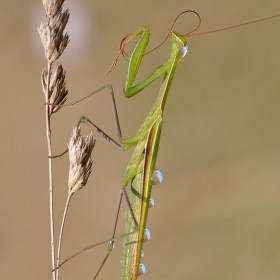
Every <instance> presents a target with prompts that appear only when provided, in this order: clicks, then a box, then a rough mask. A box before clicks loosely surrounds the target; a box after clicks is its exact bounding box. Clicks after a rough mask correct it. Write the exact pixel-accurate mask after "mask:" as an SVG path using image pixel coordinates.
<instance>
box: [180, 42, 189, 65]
mask: <svg viewBox="0 0 280 280" xmlns="http://www.w3.org/2000/svg"><path fill="white" fill-rule="evenodd" d="M187 52H188V45H185V46H184V47H183V48H181V53H180V59H179V61H180V60H181V59H182V58H183V57H184V56H185V55H186V53H187Z"/></svg>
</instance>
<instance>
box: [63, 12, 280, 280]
mask: <svg viewBox="0 0 280 280" xmlns="http://www.w3.org/2000/svg"><path fill="white" fill-rule="evenodd" d="M184 13H194V14H196V15H197V16H198V19H199V24H198V26H197V27H196V28H195V29H194V30H192V31H191V32H189V33H187V34H185V35H181V34H179V33H177V32H175V31H173V26H174V24H175V22H176V20H177V19H178V18H179V17H180V16H181V15H182V14H184ZM278 16H280V15H276V16H273V17H269V18H265V19H261V20H257V21H253V22H249V23H243V24H239V25H236V26H231V27H226V28H222V29H218V30H213V31H208V32H204V33H199V34H194V32H195V31H196V30H197V29H198V28H199V26H200V23H201V18H200V16H199V14H198V13H196V12H195V11H191V10H188V11H183V12H182V13H180V14H179V15H178V16H177V17H176V19H175V21H174V23H173V25H172V26H171V29H170V32H169V34H168V37H169V38H170V40H171V53H170V56H169V58H168V59H167V60H166V61H165V62H164V63H163V64H162V65H160V66H159V67H157V68H156V69H155V70H154V71H153V72H152V73H151V74H150V75H148V76H147V77H146V78H145V79H144V80H143V81H141V82H139V83H138V84H136V85H134V82H135V79H136V76H137V73H138V70H139V67H140V64H141V61H142V58H143V56H144V55H145V51H146V47H147V44H148V41H149V36H150V31H149V29H148V28H147V27H141V28H140V29H138V30H136V31H134V32H133V33H131V34H129V35H127V36H126V37H124V38H123V40H122V41H121V44H120V48H119V52H118V54H117V57H116V59H115V60H114V62H113V64H112V67H111V69H110V71H109V73H111V72H112V71H113V69H114V68H115V66H116V64H117V61H118V58H119V57H120V55H124V54H125V52H124V48H125V46H126V44H127V43H128V42H129V41H130V40H131V39H132V38H134V37H136V36H140V39H139V41H138V42H137V44H136V46H135V48H134V49H133V51H132V53H131V55H130V57H129V59H128V71H127V77H126V80H125V85H124V94H125V97H127V98H131V97H133V96H134V95H136V94H138V93H139V92H141V91H142V90H144V89H145V88H146V87H148V86H149V85H150V84H151V83H153V82H154V81H155V80H156V79H158V78H160V77H161V76H163V82H162V84H161V87H160V90H159V93H158V96H157V98H156V101H155V103H154V105H153V107H152V109H151V111H150V112H149V114H148V116H147V117H146V119H145V120H144V122H143V124H142V125H141V126H140V128H139V130H138V131H137V133H136V134H135V135H134V136H132V137H129V138H123V137H122V133H121V128H120V122H119V119H118V113H117V107H116V102H115V98H114V91H113V87H112V86H111V85H109V84H108V85H105V86H103V87H101V88H99V89H97V90H95V91H93V92H91V93H90V94H88V95H86V96H85V97H83V98H81V99H79V100H77V101H75V102H72V103H70V104H68V106H69V105H74V104H76V103H78V102H80V101H82V100H84V99H86V98H87V97H89V96H92V95H94V94H95V93H97V92H99V91H101V90H103V89H106V88H107V89H109V91H110V93H111V99H112V104H113V112H114V119H115V125H116V131H117V136H118V138H119V142H117V141H115V140H114V139H112V138H111V137H110V136H109V135H108V134H106V133H105V132H104V131H103V130H101V129H100V128H99V127H98V126H96V125H95V124H94V123H93V122H92V121H91V120H90V119H88V118H87V117H86V116H82V117H81V118H80V120H79V122H78V126H80V125H81V123H87V124H91V125H92V126H93V127H94V128H95V129H96V131H97V132H98V133H100V134H101V135H102V136H103V137H104V138H105V139H106V140H108V141H109V142H110V143H111V144H113V145H114V146H116V147H117V148H118V149H120V150H123V151H126V150H129V149H130V148H132V147H135V149H134V152H133V154H132V157H131V159H130V161H129V163H128V165H127V167H126V170H125V174H124V178H123V182H122V188H121V191H120V196H119V200H118V205H117V215H116V218H115V222H114V227H113V233H112V236H111V238H110V239H109V240H110V242H109V245H108V252H107V255H106V257H105V259H104V261H103V263H102V264H101V267H100V269H99V270H98V272H97V273H96V275H95V277H94V279H96V278H97V276H98V275H99V272H100V271H101V269H102V267H103V265H104V263H105V261H106V260H107V258H108V256H109V254H110V253H111V251H112V249H113V247H114V241H113V240H114V239H115V231H116V226H117V220H118V214H119V209H120V205H121V201H122V197H123V196H124V197H125V200H126V201H127V204H128V211H127V213H126V229H125V234H124V248H123V256H122V275H121V276H122V279H123V280H135V279H137V277H138V276H139V275H142V274H143V273H145V271H146V267H145V265H144V264H142V263H141V257H142V255H143V243H144V242H145V241H146V240H148V239H149V238H150V235H151V234H150V231H149V230H148V229H147V228H146V223H147V216H148V210H149V208H150V207H151V206H153V200H152V199H151V190H152V185H154V184H157V183H160V182H161V181H162V174H161V172H160V171H158V170H156V169H155V165H156V160H157V154H158V149H159V142H160V138H161V130H162V123H163V111H164V108H165V103H166V100H167V97H168V93H169V90H170V87H171V84H172V80H173V77H174V74H175V71H176V68H177V64H178V62H179V61H180V60H181V59H182V58H183V57H184V56H185V55H186V53H187V39H186V37H187V36H188V37H190V36H197V35H202V34H209V33H213V32H217V31H221V30H225V29H229V28H234V27H238V26H242V25H245V24H250V23H254V22H258V21H262V20H267V19H271V18H275V17H278ZM146 54H147V53H146ZM64 106H66V105H64ZM130 182H131V192H130V197H129V198H128V195H127V192H126V187H127V186H128V184H129V183H130ZM107 242H108V241H107ZM102 243H104V242H102ZM93 246H95V245H92V246H88V247H87V248H85V249H84V250H87V249H89V248H91V247H93ZM84 250H82V251H84ZM75 255H77V254H75ZM69 259H70V258H69ZM67 260H68V259H67ZM67 260H66V261H67ZM63 263H64V262H63ZM63 263H62V264H63ZM62 264H61V265H62Z"/></svg>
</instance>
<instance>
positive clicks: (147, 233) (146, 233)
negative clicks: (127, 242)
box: [143, 228, 152, 243]
mask: <svg viewBox="0 0 280 280" xmlns="http://www.w3.org/2000/svg"><path fill="white" fill-rule="evenodd" d="M151 236H152V233H151V231H150V230H149V229H148V228H145V231H144V239H143V242H144V243H145V242H147V241H149V240H150V239H151Z"/></svg>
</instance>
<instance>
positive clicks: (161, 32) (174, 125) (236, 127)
mask: <svg viewBox="0 0 280 280" xmlns="http://www.w3.org/2000/svg"><path fill="white" fill-rule="evenodd" d="M65 7H69V8H70V14H71V17H70V23H69V28H68V32H69V34H70V39H71V42H70V45H69V47H68V49H67V50H66V52H65V55H64V57H63V58H62V59H61V60H60V61H61V62H62V63H63V66H64V67H65V69H66V70H67V76H66V78H67V87H68V89H69V100H70V101H73V100H75V99H77V98H78V97H80V96H82V95H84V94H86V93H88V92H90V91H92V90H94V89H96V88H98V87H100V86H102V85H104V84H105V83H112V84H113V85H114V87H115V92H116V98H117V103H118V109H119V114H120V120H121V123H122V130H123V135H124V137H128V136H131V135H133V133H135V132H136V131H137V129H138V127H139V125H140V124H141V122H142V121H143V120H144V118H145V116H146V114H147V112H148V111H149V110H150V108H151V106H152V104H153V102H154V99H155V98H156V95H157V92H158V89H159V86H160V83H161V80H160V81H157V82H156V83H155V84H154V85H152V86H150V87H149V88H148V89H147V90H145V91H144V92H142V93H141V94H139V95H138V96H136V97H134V98H132V99H130V100H126V99H125V98H124V96H123V93H122V86H123V83H124V79H125V75H126V67H127V63H126V61H125V60H123V59H121V60H120V62H119V64H118V66H117V68H116V70H115V71H114V72H113V74H112V75H110V76H109V77H106V73H107V70H108V69H109V67H110V65H111V63H112V61H113V59H114V57H115V55H116V53H117V51H118V46H119V42H120V40H121V39H122V38H123V36H125V35H126V34H128V33H130V32H132V31H134V30H135V29H137V28H139V27H140V26H142V25H146V26H149V27H150V28H151V39H150V44H149V47H148V48H149V49H151V48H152V47H154V46H156V45H157V44H158V43H159V42H161V41H162V39H163V38H164V37H165V36H166V33H167V30H168V28H169V27H170V25H171V23H172V21H173V20H174V18H175V17H176V16H177V14H178V13H180V12H181V11H183V10H187V9H192V10H196V11H197V12H199V13H200V15H201V17H202V26H201V28H200V30H199V31H200V32H202V31H207V30H211V29H216V28H220V27H225V26H229V25H234V24H239V23H242V22H246V21H251V20H255V19H260V18H263V17H268V16H271V15H274V14H277V13H280V2H279V1H275V0H266V1H264V0H246V1H244V0H243V1H241V0H236V1H221V0H213V1H193V0H190V1H182V0H173V1H160V0H155V1H151V0H149V1H148V0H142V1H125V0H120V1H93V0H91V1H88V0H84V1H83V0H80V1H70V0H69V1H67V0H66V2H65ZM0 13H1V17H0V19H1V29H0V30H1V31H0V32H1V33H0V34H1V75H0V79H1V90H2V94H1V105H2V106H1V107H2V109H1V113H2V116H1V122H2V123H1V127H2V137H1V139H2V140H1V143H2V145H1V149H2V151H1V156H2V160H1V161H2V163H1V170H2V172H1V177H2V180H1V182H2V194H1V204H0V205H1V213H2V215H1V217H2V218H1V232H0V233H1V238H0V246H1V249H0V254H1V259H0V266H1V269H0V278H1V279H41V280H43V279H51V273H50V269H51V264H50V241H49V240H50V239H49V216H48V175H47V174H48V173H47V170H48V169H47V150H46V139H45V120H44V106H43V102H44V98H43V94H42V91H41V85H40V74H41V70H42V68H43V67H44V66H45V64H46V62H45V59H44V55H43V48H42V46H41V43H40V40H39V37H38V33H37V30H36V28H37V27H38V26H39V25H40V22H42V21H44V11H43V7H42V4H41V1H31V0H29V1H17V2H15V1H5V6H4V2H3V3H2V7H1V9H0ZM196 24H197V19H196V17H195V16H193V15H189V16H188V15H187V16H184V17H182V18H180V20H179V21H178V23H177V24H176V26H175V30H176V31H178V32H181V33H186V32H188V31H189V30H191V29H192V28H194V27H195V26H196ZM279 26H280V18H278V19H273V20H269V21H265V22H262V23H257V24H253V25H249V26H245V27H241V28H236V29H234V30H228V31H224V32H220V33H216V34H211V35H206V36H201V37H197V38H196V37H195V38H190V39H189V42H188V45H189V52H188V54H187V56H186V57H185V58H184V59H183V60H182V61H181V62H180V63H179V66H178V69H177V72H176V75H175V79H174V82H173V85H172V88H171V91H170V95H169V99H168V102H167V106H166V110H165V115H164V127H163V133H162V140H161V146H160V152H159V156H158V162H157V167H158V168H159V169H160V170H161V171H162V172H163V174H164V181H163V183H162V184H161V185H160V186H157V187H154V190H153V198H154V199H155V201H156V207H154V208H153V209H152V210H151V211H150V214H149V220H148V227H149V228H150V229H151V231H152V239H151V241H150V242H149V243H147V244H146V245H145V247H144V249H145V257H144V260H143V262H144V263H145V264H146V266H147V273H146V275H145V276H142V277H141V279H143V280H148V279H182V280H185V279H188V280H219V279H221V280H224V279H227V280H231V279H234V280H237V279H238V280H240V279H254V280H258V279H266V280H268V279H269V280H272V279H273V280H274V279H280V242H279V236H280V204H279V203H280V172H279V171H280V113H279V109H280V94H279V89H280V79H279V65H280V54H279V48H280V36H279ZM130 47H131V46H130ZM169 48H170V43H169V42H167V43H166V44H165V45H164V47H162V48H161V49H160V50H157V51H156V52H154V53H152V54H151V55H149V57H147V58H145V59H144V60H143V65H142V67H141V69H140V72H141V73H140V74H139V80H140V79H141V78H143V77H145V76H146V75H147V74H148V73H150V72H151V71H152V70H153V69H154V68H155V67H156V66H158V65H160V64H161V63H163V62H164V61H165V59H166V58H167V57H168V56H169ZM82 114H85V115H87V116H89V117H90V118H91V119H92V120H94V121H95V122H96V123H97V124H98V125H99V126H100V127H102V128H104V129H105V130H106V131H107V132H108V133H109V134H110V135H112V136H114V137H115V130H114V124H113V118H112V112H111V104H110V98H109V94H107V93H105V92H103V93H102V94H99V95H96V96H95V97H92V98H91V99H88V100H87V101H85V102H83V103H80V104H79V105H76V106H74V107H72V108H65V109H63V110H60V112H59V113H58V114H56V115H54V116H53V118H52V131H53V148H54V153H56V154H57V153H59V152H61V151H63V150H64V149H65V147H66V143H67V141H68V139H69V136H70V133H71V131H72V127H73V126H74V125H76V123H77V120H78V118H79V117H80V116H81V115H82ZM88 131H90V128H89V127H83V133H86V132H88ZM95 135H96V133H95ZM96 137H97V145H96V148H95V149H94V151H93V159H94V166H93V173H92V176H91V178H90V180H89V182H88V184H87V186H86V188H84V189H83V190H82V191H80V192H79V193H77V194H76V195H75V196H74V197H73V200H72V203H71V206H70V211H69V216H68V219H67V221H66V228H65V236H64V242H63V244H62V246H63V248H62V249H63V251H62V259H64V258H66V257H67V256H69V255H70V254H72V253H74V252H76V251H77V250H79V249H81V248H83V247H84V246H86V245H89V244H92V243H95V242H98V241H101V240H104V239H106V238H108V237H109V236H110V234H111V228H112V222H113V218H114V213H115V207H116V201H117V195H118V193H119V189H120V187H121V181H122V176H123V172H124V169H125V166H126V163H127V162H128V160H129V157H130V155H131V152H127V153H121V152H119V151H118V150H116V149H115V148H114V147H113V146H111V145H109V144H108V143H107V142H105V141H104V140H103V139H102V138H100V137H99V136H96ZM115 138H116V137H115ZM54 170H55V171H54V173H55V214H56V216H55V223H56V237H57V234H58V228H59V224H60V220H61V216H62V211H63V207H64V203H65V199H66V194H67V173H68V158H67V156H66V157H65V158H63V159H58V160H55V163H54ZM124 209H125V207H123V210H122V211H124ZM122 213H123V212H122ZM122 217H123V214H121V218H120V223H119V227H118V234H122V233H123V230H124V222H123V218H122ZM121 248H122V241H121V240H120V241H118V242H117V245H116V249H115V250H114V252H113V254H112V257H111V258H110V259H109V261H108V263H107V265H106V267H105V269H104V270H103V271H102V274H101V275H100V278H99V279H120V258H121ZM105 252H106V245H105V246H100V247H99V248H97V249H94V250H90V251H88V252H86V253H84V254H83V255H81V256H79V257H77V258H76V259H75V260H73V261H72V263H69V264H67V265H65V266H64V267H63V268H62V269H61V274H60V276H61V278H60V279H68V280H70V279H92V277H93V275H94V272H95V271H96V270H97V267H98V265H99V264H100V262H101V260H102V259H103V257H104V255H105Z"/></svg>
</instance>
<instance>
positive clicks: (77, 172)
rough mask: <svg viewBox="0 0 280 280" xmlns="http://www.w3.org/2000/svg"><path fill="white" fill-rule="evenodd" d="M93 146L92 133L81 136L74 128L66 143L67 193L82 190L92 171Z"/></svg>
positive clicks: (78, 130) (77, 129)
mask: <svg viewBox="0 0 280 280" xmlns="http://www.w3.org/2000/svg"><path fill="white" fill-rule="evenodd" d="M94 145H95V139H93V135H92V133H90V134H89V135H86V136H81V133H80V128H77V127H75V128H74V129H73V133H72V135H71V138H70V141H69V143H68V151H69V161H70V168H69V178H68V191H69V193H75V192H77V191H78V190H80V189H81V188H83V187H84V186H85V185H86V183H87V180H88V178H89V175H90V174H91V171H92V159H91V153H92V150H93V148H94Z"/></svg>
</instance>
